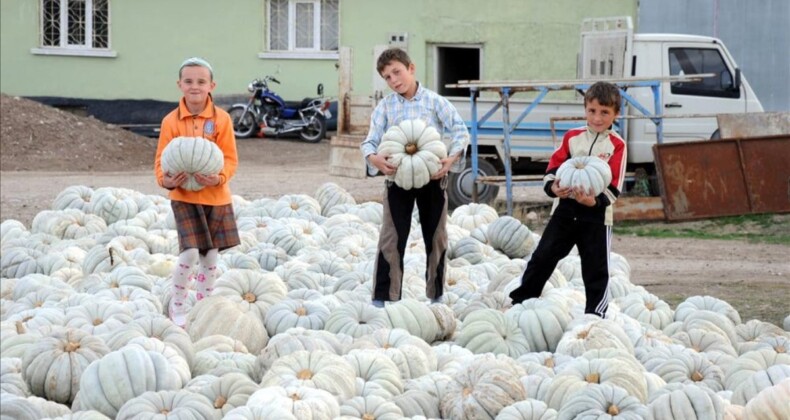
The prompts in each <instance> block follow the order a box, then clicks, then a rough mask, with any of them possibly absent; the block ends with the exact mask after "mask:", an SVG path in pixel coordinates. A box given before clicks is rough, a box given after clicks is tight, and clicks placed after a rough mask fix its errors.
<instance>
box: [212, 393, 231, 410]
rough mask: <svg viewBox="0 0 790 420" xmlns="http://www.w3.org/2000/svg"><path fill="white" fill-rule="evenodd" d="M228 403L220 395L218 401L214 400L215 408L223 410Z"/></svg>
mask: <svg viewBox="0 0 790 420" xmlns="http://www.w3.org/2000/svg"><path fill="white" fill-rule="evenodd" d="M226 402H228V400H227V399H226V398H225V397H224V396H222V395H220V396H219V397H217V399H216V400H214V408H222V407H224V406H225V403H226Z"/></svg>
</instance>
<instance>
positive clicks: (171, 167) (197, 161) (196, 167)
mask: <svg viewBox="0 0 790 420" xmlns="http://www.w3.org/2000/svg"><path fill="white" fill-rule="evenodd" d="M160 162H161V164H162V171H163V172H165V173H170V174H171V175H175V174H177V173H180V172H184V173H186V174H187V181H186V182H185V183H184V184H183V185H182V186H181V187H182V188H184V189H185V190H188V191H199V190H201V189H203V185H201V184H200V183H198V182H197V180H196V179H195V175H196V174H201V175H216V174H218V173H219V172H220V171H221V170H222V167H223V165H224V164H225V158H224V156H223V154H222V150H220V148H219V146H217V144H216V143H214V142H211V141H209V140H206V139H204V138H202V137H176V138H174V139H173V140H171V141H170V142H169V143H168V144H167V146H166V147H165V149H164V150H163V151H162V157H161V160H160Z"/></svg>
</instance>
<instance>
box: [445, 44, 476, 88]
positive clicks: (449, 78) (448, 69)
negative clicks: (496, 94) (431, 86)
mask: <svg viewBox="0 0 790 420" xmlns="http://www.w3.org/2000/svg"><path fill="white" fill-rule="evenodd" d="M481 50H482V49H481V47H480V46H479V45H469V46H466V45H465V46H458V45H452V46H450V45H437V46H436V69H435V71H436V92H438V93H439V94H440V95H442V96H462V97H469V89H466V88H448V87H445V85H448V84H453V83H457V82H458V81H459V80H480V78H481V77H480V61H481V60H480V58H481Z"/></svg>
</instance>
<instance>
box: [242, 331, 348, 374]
mask: <svg viewBox="0 0 790 420" xmlns="http://www.w3.org/2000/svg"><path fill="white" fill-rule="evenodd" d="M308 331H309V332H311V333H312V334H311V335H307V334H304V333H305V332H308ZM321 333H324V334H321ZM332 340H335V341H334V342H333V341H332ZM339 347H340V343H339V342H337V341H336V338H335V335H334V334H331V333H326V332H324V331H312V330H305V329H304V328H292V329H290V330H288V331H286V332H285V333H282V334H277V335H275V336H274V337H272V339H271V340H270V341H269V344H268V345H267V346H266V347H265V348H264V349H263V350H261V352H260V355H259V356H258V359H257V361H256V365H257V366H258V367H259V368H260V369H259V370H260V371H262V372H266V371H268V370H269V369H270V368H271V366H272V365H273V364H274V362H276V361H277V360H279V359H280V358H281V357H283V356H285V355H288V354H291V353H294V352H297V351H300V350H307V351H311V352H312V351H316V350H325V351H329V352H332V353H335V354H339V353H341V352H342V351H338V350H341V349H339Z"/></svg>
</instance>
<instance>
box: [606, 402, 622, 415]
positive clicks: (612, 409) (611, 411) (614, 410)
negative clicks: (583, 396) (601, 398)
mask: <svg viewBox="0 0 790 420" xmlns="http://www.w3.org/2000/svg"><path fill="white" fill-rule="evenodd" d="M606 413H607V414H609V415H610V416H616V415H618V414H620V409H619V408H617V406H616V405H614V404H612V405H610V406H609V408H607V409H606Z"/></svg>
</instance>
